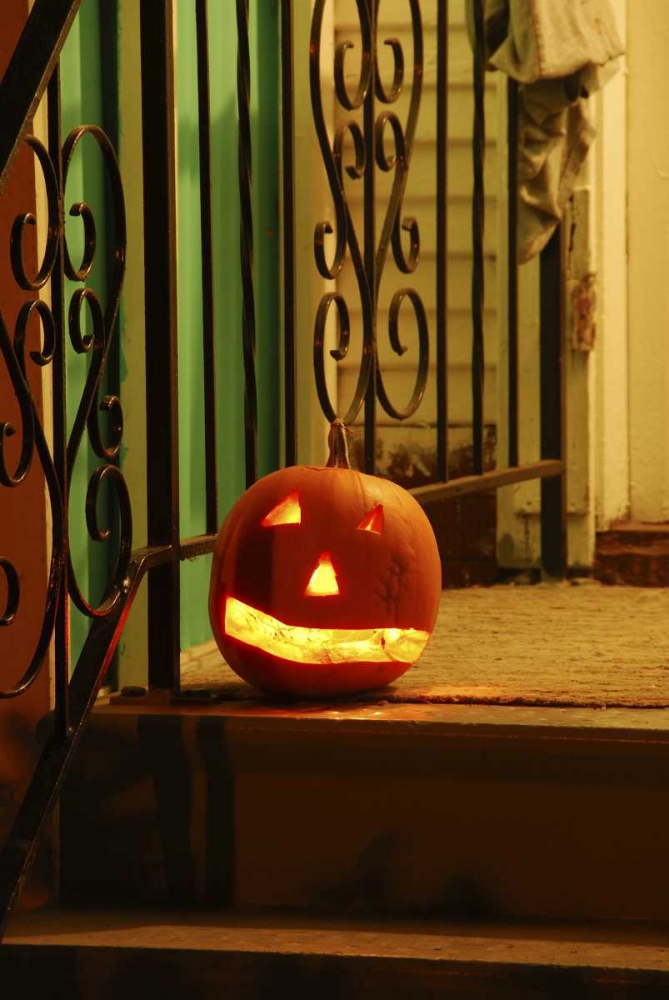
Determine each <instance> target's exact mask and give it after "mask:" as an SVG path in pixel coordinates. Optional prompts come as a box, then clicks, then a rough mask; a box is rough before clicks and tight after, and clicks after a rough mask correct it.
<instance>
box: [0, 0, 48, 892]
mask: <svg viewBox="0 0 669 1000" xmlns="http://www.w3.org/2000/svg"><path fill="white" fill-rule="evenodd" d="M27 16H28V0H4V3H3V5H2V31H0V75H2V74H3V73H4V71H5V68H6V66H7V64H8V62H9V59H10V57H11V54H12V51H13V49H14V46H15V44H16V40H17V39H18V37H19V35H20V32H21V29H22V27H23V25H24V23H25V20H26V18H27ZM34 210H35V165H34V157H33V155H32V154H31V153H30V151H29V150H28V149H27V148H23V149H22V150H21V151H20V153H19V156H18V157H17V159H16V160H15V162H14V166H13V169H12V172H11V175H10V177H9V180H8V183H7V186H6V188H5V190H4V191H3V192H2V195H1V196H0V311H1V312H2V317H3V320H4V323H5V325H6V327H7V328H8V330H9V333H10V336H11V335H13V330H14V324H15V321H16V317H17V315H18V312H19V309H20V307H21V305H22V304H23V302H25V301H26V299H28V298H30V297H31V295H32V294H33V293H30V292H24V291H23V290H21V289H20V288H19V287H18V285H17V284H16V282H15V280H14V277H13V274H12V271H11V266H10V259H9V236H10V232H11V226H12V222H13V220H14V218H15V216H16V215H17V214H18V213H19V212H25V211H34ZM24 261H25V265H26V268H27V270H28V273H34V270H35V261H36V246H35V243H34V242H33V243H32V246H31V245H30V244H29V243H28V242H26V247H25V253H24ZM39 336H40V335H39V332H38V330H37V323H35V326H34V327H33V326H31V328H30V331H29V335H28V343H27V352H29V351H31V350H35V349H36V348H37V346H38V343H39ZM28 367H29V379H30V384H31V387H32V391H33V394H34V396H35V399H36V401H37V403H38V406H40V407H41V401H42V387H41V382H42V378H43V377H44V378H49V377H50V369H49V368H47V369H40V368H38V367H37V366H36V365H35V364H33V363H32V362H31V361H28ZM5 420H9V421H10V422H11V423H12V424H14V425H15V427H17V429H18V433H17V434H16V435H15V436H14V437H13V438H12V439H11V442H10V445H11V447H10V448H9V449H8V451H9V464H10V468H11V469H12V470H13V469H14V468H15V466H16V460H17V456H18V454H19V449H20V446H21V433H20V427H21V423H20V416H19V410H18V406H17V404H16V400H15V397H14V390H13V388H12V385H11V382H10V380H9V377H8V373H7V369H6V366H5V363H4V360H3V359H2V356H1V355H0V421H5ZM0 555H2V556H5V557H6V558H8V559H10V560H11V562H12V563H13V564H14V566H15V567H16V569H17V570H18V573H19V576H20V581H21V602H20V606H19V611H18V613H17V616H16V619H15V621H14V623H13V624H12V625H11V626H9V627H7V628H2V629H0V688H2V689H6V688H9V687H11V686H12V685H14V684H15V683H16V682H17V680H18V679H19V678H20V676H21V675H22V673H23V671H24V670H25V668H26V666H27V665H28V663H29V662H30V659H31V657H32V654H33V651H34V649H35V646H36V644H37V638H38V636H39V631H40V628H41V624H42V617H43V612H44V602H45V596H46V576H47V544H46V512H45V485H44V475H43V472H42V469H41V466H40V464H39V461H38V460H37V455H36V454H35V456H34V460H33V466H32V468H31V470H30V472H29V474H28V476H27V478H26V480H25V481H24V482H23V483H22V484H21V485H20V486H19V487H17V488H15V489H8V488H6V487H4V486H1V485H0ZM5 600H6V586H5V579H4V574H2V573H0V608H3V609H4V605H5ZM49 697H50V694H49V676H48V665H47V664H46V663H45V664H44V666H43V668H42V671H41V673H40V675H39V676H38V678H37V681H36V682H35V683H34V684H33V686H32V687H31V688H30V689H29V691H28V692H26V693H25V694H23V695H21V696H20V697H19V698H15V699H11V700H7V701H4V700H3V701H0V844H1V843H2V842H3V840H4V838H5V837H6V834H7V831H8V828H9V825H10V823H11V820H12V818H13V816H14V814H15V812H16V807H17V805H18V803H19V801H20V799H21V797H22V795H23V792H24V790H25V786H26V784H27V782H28V780H29V778H30V775H31V773H32V770H33V767H34V763H35V760H36V757H37V753H38V745H37V741H36V737H35V727H36V724H37V721H38V720H39V719H40V718H41V717H43V716H44V715H45V714H46V713H47V712H48V710H49ZM26 895H27V896H28V897H31V896H32V897H33V900H35V901H36V897H37V896H39V895H40V893H39V890H36V889H35V888H33V889H32V891H30V890H29V891H28V893H27V894H26ZM25 901H26V899H25V898H24V902H25Z"/></svg>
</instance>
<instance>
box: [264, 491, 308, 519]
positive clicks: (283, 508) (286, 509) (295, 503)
mask: <svg viewBox="0 0 669 1000" xmlns="http://www.w3.org/2000/svg"><path fill="white" fill-rule="evenodd" d="M301 523H302V508H301V507H300V498H299V496H298V493H297V490H293V492H292V493H289V494H288V496H287V497H284V499H283V500H281V501H280V502H279V503H278V504H277V505H276V507H272V509H271V511H270V512H269V514H267V516H266V517H264V518H263V519H262V521H261V524H262V526H263V528H274V527H275V526H276V525H277V524H301Z"/></svg>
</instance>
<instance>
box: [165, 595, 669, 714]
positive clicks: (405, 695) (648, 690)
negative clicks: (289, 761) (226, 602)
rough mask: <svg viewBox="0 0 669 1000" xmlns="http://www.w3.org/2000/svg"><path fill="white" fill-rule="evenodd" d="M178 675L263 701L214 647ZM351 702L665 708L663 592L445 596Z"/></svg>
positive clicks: (188, 659)
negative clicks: (378, 686)
mask: <svg viewBox="0 0 669 1000" xmlns="http://www.w3.org/2000/svg"><path fill="white" fill-rule="evenodd" d="M181 677H182V688H183V690H184V692H189V693H190V694H192V695H193V696H194V695H195V694H196V692H197V691H198V690H202V689H210V690H214V691H216V692H217V696H218V697H220V699H221V700H223V701H228V700H229V701H238V700H242V701H246V700H250V699H253V700H258V699H260V700H262V696H261V695H259V693H258V692H257V691H254V689H253V688H250V687H249V686H248V685H247V684H245V683H244V682H242V681H240V680H239V679H238V678H237V677H236V675H235V674H233V673H232V671H231V670H230V669H229V668H228V667H227V665H226V664H225V663H224V662H223V660H222V658H221V656H220V654H219V653H218V650H217V649H216V647H215V645H214V644H213V643H207V644H205V645H203V646H200V647H197V648H195V649H193V650H191V651H189V653H187V654H185V655H184V656H183V658H182V671H181ZM356 701H361V702H382V703H383V702H386V703H407V704H411V703H421V702H427V703H446V704H448V703H465V704H498V705H499V704H502V705H546V706H555V707H570V706H576V707H581V706H582V707H590V708H605V707H609V706H610V707H630V708H666V707H669V588H644V587H627V586H620V587H609V586H605V585H603V584H601V583H598V582H595V581H592V580H576V581H571V582H565V583H543V584H537V585H535V586H519V585H500V586H494V587H473V588H469V589H464V590H448V591H444V593H443V596H442V601H441V609H440V613H439V618H438V621H437V627H436V629H435V632H434V635H433V636H432V639H431V640H430V643H429V644H428V646H427V649H426V650H425V653H424V654H423V657H422V658H421V660H420V661H419V662H418V663H417V664H416V665H415V666H414V667H412V668H411V670H409V671H408V672H407V673H406V674H405V675H404V677H402V678H401V679H400V680H398V681H397V682H395V684H393V685H391V686H389V687H387V688H384V689H382V690H379V691H376V692H371V693H369V694H367V695H362V696H358V697H357V698H356Z"/></svg>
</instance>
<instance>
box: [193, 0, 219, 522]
mask: <svg viewBox="0 0 669 1000" xmlns="http://www.w3.org/2000/svg"><path fill="white" fill-rule="evenodd" d="M195 25H196V33H197V97H198V123H199V124H198V127H199V136H200V229H201V241H202V354H203V369H204V454H205V475H206V526H207V533H208V534H214V533H215V532H216V531H218V475H217V442H216V437H217V435H216V426H217V423H218V414H217V411H216V342H215V330H214V246H213V244H214V240H213V232H212V230H213V225H212V214H211V115H210V107H209V30H208V19H207V0H196V3H195Z"/></svg>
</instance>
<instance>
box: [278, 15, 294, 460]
mask: <svg viewBox="0 0 669 1000" xmlns="http://www.w3.org/2000/svg"><path fill="white" fill-rule="evenodd" d="M293 115H294V98H293V2H292V0H281V116H282V117H281V137H282V144H283V160H282V170H283V189H282V190H283V351H284V355H283V370H284V394H283V405H284V419H285V457H286V465H294V464H295V462H296V461H297V429H296V412H295V403H296V399H295V209H294V203H293V184H294V172H293V120H294V118H293Z"/></svg>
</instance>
